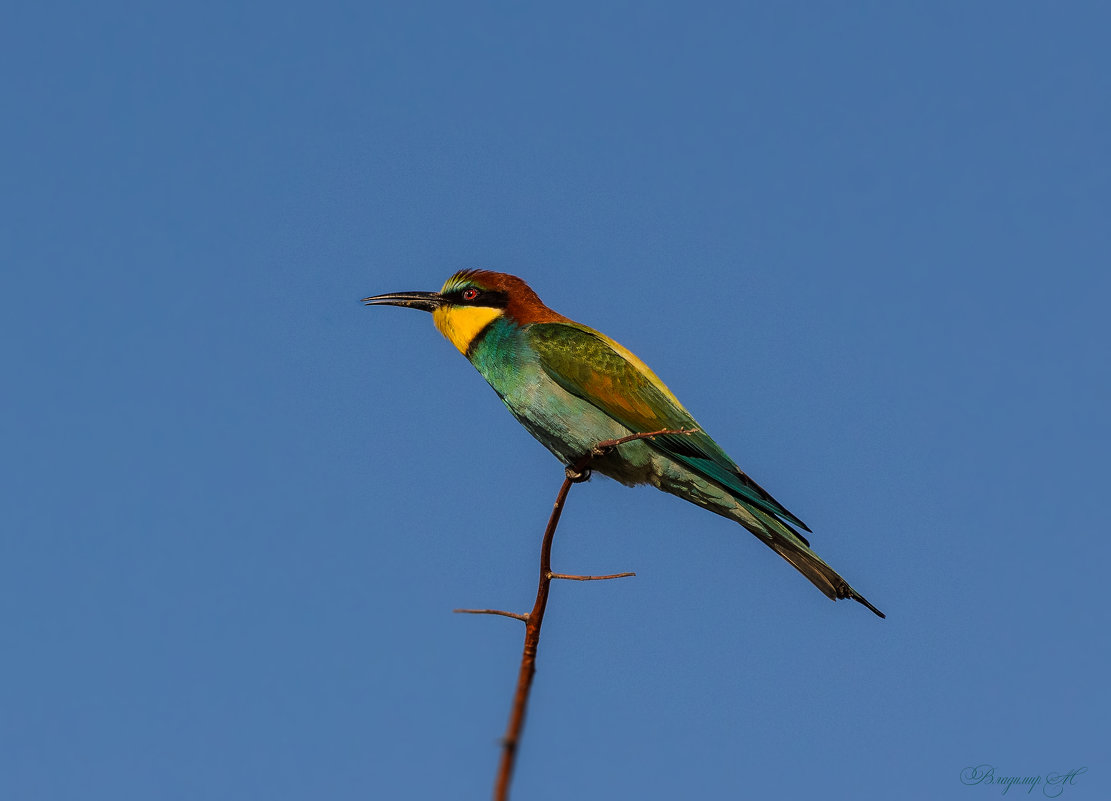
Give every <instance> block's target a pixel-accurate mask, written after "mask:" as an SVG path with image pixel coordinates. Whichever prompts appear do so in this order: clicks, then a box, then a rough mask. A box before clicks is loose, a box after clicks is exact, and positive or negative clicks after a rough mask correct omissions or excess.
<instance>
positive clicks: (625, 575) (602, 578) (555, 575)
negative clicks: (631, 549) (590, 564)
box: [548, 573, 636, 581]
mask: <svg viewBox="0 0 1111 801" xmlns="http://www.w3.org/2000/svg"><path fill="white" fill-rule="evenodd" d="M635 575H636V573H613V574H611V575H609V576H573V575H571V574H570V573H549V574H548V578H554V579H566V580H568V581H606V580H608V579H619V578H628V577H629V576H635Z"/></svg>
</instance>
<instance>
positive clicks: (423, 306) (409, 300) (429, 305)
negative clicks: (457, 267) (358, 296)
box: [363, 292, 444, 312]
mask: <svg viewBox="0 0 1111 801" xmlns="http://www.w3.org/2000/svg"><path fill="white" fill-rule="evenodd" d="M363 303H365V304H366V305H367V306H408V307H409V308H410V309H420V310H421V311H426V312H430V311H436V309H438V308H440V306H442V305H443V303H444V298H443V296H442V295H441V294H440V293H439V292H390V293H389V294H386V295H374V296H373V297H369V298H363Z"/></svg>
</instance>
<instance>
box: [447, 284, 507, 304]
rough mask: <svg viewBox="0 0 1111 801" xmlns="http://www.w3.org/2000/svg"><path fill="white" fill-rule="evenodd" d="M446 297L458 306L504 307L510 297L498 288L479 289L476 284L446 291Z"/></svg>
mask: <svg viewBox="0 0 1111 801" xmlns="http://www.w3.org/2000/svg"><path fill="white" fill-rule="evenodd" d="M444 297H446V298H447V299H448V300H449V301H451V302H452V303H454V304H456V305H458V306H492V307H495V308H504V307H505V306H506V305H507V304H508V302H509V298H508V296H507V295H506V293H505V292H501V291H498V290H496V289H479V288H478V287H475V286H465V287H460V288H459V289H453V290H451V291H450V292H445V293H444Z"/></svg>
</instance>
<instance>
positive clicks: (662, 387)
mask: <svg viewBox="0 0 1111 801" xmlns="http://www.w3.org/2000/svg"><path fill="white" fill-rule="evenodd" d="M594 333H595V334H596V335H597V336H598V337H599V338H600V339H602V340H603V341H605V343H606V344H607V345H609V346H610V347H611V348H613V349H614V350H615V351H617V352H618V353H620V354H621V355H622V356H623V357H624V358H625V361H627V362H629V363H630V364H631V365H633V366H634V367H636V368H637V370H639V371H640V372H641V374H642V375H644V376H645V377H646V378H647V379H648V380H649V382H651V383H652V384H653V385H654V386H655V387H656V389H658V390H659V391H660V392H662V393H663V394H664V396H665V397H667V399H668V400H669V401H671V402H672V403H674V404H675V405H676V406H678V407H679V408H680V409H683V404H681V403H679V399H678V398H676V397H675V394H674V393H673V392H672V391H671V390H670V389H668V388H667V385H666V384H665V383H664V382H663V381H661V380H660V379H659V377H658V376H657V375H656V374H655V373H653V372H652V370H651V368H649V366H648V365H647V364H645V363H644V362H642V361H641V360H640V358H639V357H638V356H637V355H636V354H635V353H633V352H632V351H631V350H629V349H628V348H626V347H625V346H624V345H622V344H621V343H620V342H615V341H614V340H612V339H610V338H609V337H607V336H606V335H605V334H603V333H602V332H600V331H594ZM683 411H684V412H686V411H687V410H686V409H683ZM687 414H690V413H689V412H687Z"/></svg>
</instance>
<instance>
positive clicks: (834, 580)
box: [749, 507, 887, 617]
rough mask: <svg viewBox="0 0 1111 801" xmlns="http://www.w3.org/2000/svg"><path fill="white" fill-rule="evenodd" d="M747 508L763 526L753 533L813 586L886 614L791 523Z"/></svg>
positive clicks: (880, 614) (836, 597) (834, 596)
mask: <svg viewBox="0 0 1111 801" xmlns="http://www.w3.org/2000/svg"><path fill="white" fill-rule="evenodd" d="M749 511H750V512H751V513H752V514H753V515H755V517H756V518H757V519H758V520H759V521H760V523H762V524H763V528H764V531H758V532H754V533H755V534H757V536H758V537H759V538H760V539H761V540H763V541H764V542H765V543H766V544H767V545H768V546H769V547H770V548H771V549H772V550H773V551H775V552H776V553H777V554H779V555H780V556H782V557H783V558H784V559H786V560H787V561H788V562H790V563H791V564H792V565H794V566H795V569H796V570H798V571H799V572H800V573H802V574H803V575H804V576H806V577H807V578H808V579H810V581H811V582H812V583H813V584H814V586H815V587H817V588H818V589H819V590H821V591H822V592H824V593H825V594H826V596H827V597H829V598H832V599H833V600H837V599H838V598H852V599H853V600H854V601H856V602H858V603H861V604H864V606H866V607H868V608H869V609H871V610H872V611H873V612H875V613H876V614H877V615H879V616H880V617H887V615H885V614H884V613H883V612H881V611H880V610H878V609H876V607H874V606H872V604H870V603H868V599H866V598H865V597H864V596H863V595H861V594H860V593H858V592H857V591H856V590H854V589H853V588H852V587H850V586H849V582H847V581H845V579H843V578H841V576H840V575H838V573H837V571H836V570H834V569H833V568H832V567H830V566H829V565H827V564H826V563H825V562H823V561H822V560H821V558H819V557H818V555H817V554H816V553H814V552H813V551H812V550H810V548H809V544H808V543H807V542H806V540H805V539H803V537H802V535H801V534H799V533H798V532H797V531H795V530H794V529H793V528H791V526H789V525H787V524H786V523H784V522H783V521H782V520H780V519H778V518H777V517H774V516H772V515H770V514H768V513H766V512H764V511H763V510H762V509H753V508H751V507H749Z"/></svg>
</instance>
